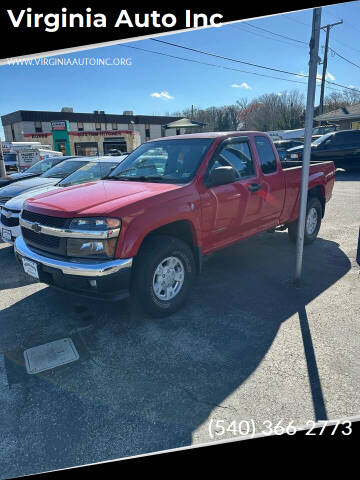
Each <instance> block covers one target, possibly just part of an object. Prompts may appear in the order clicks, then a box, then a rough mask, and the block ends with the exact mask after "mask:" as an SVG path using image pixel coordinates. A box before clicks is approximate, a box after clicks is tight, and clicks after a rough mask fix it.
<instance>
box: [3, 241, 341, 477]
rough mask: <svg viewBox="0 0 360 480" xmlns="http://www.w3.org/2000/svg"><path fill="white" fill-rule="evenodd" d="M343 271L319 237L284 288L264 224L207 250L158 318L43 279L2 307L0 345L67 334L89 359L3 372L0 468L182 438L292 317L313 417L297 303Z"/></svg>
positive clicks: (305, 331) (48, 464)
mask: <svg viewBox="0 0 360 480" xmlns="http://www.w3.org/2000/svg"><path fill="white" fill-rule="evenodd" d="M320 234H321V232H320ZM349 269H350V261H349V259H348V257H347V256H346V255H345V254H344V253H343V252H342V250H341V249H340V248H339V245H338V244H337V243H335V242H332V241H328V240H325V239H322V238H319V239H318V240H317V241H316V242H315V243H314V244H313V245H310V246H308V247H306V248H305V251H304V280H305V286H304V287H303V288H295V287H294V286H292V283H291V280H292V279H293V275H294V270H295V246H294V245H293V244H291V243H290V242H288V239H287V234H286V233H280V232H276V233H273V234H262V235H259V236H257V237H254V238H252V239H251V240H248V241H244V242H242V243H241V244H238V245H236V246H232V247H230V248H227V249H225V250H223V251H221V252H218V253H217V254H214V255H213V256H211V257H209V258H208V259H207V261H206V262H205V264H204V270H203V274H202V276H201V277H200V279H199V282H198V284H197V286H196V287H195V289H194V292H193V294H192V298H191V300H190V301H189V303H188V304H187V305H186V307H185V308H184V309H183V310H181V311H180V312H177V313H176V314H174V315H172V316H171V317H170V318H166V319H161V320H154V319H151V318H148V317H145V316H144V315H142V314H139V313H137V312H136V311H135V309H133V308H132V305H131V303H130V302H129V301H124V302H121V303H117V304H104V303H101V302H96V301H93V302H92V301H89V300H82V299H80V298H77V297H73V296H68V295H65V294H61V293H57V292H56V291H53V290H51V289H50V288H45V289H43V290H41V291H39V292H36V293H34V294H33V295H30V296H28V297H27V298H25V299H23V300H21V301H19V302H17V303H16V304H14V305H12V306H11V307H9V308H7V309H5V310H3V311H2V312H1V320H0V328H1V331H2V332H4V335H3V336H2V337H3V338H2V340H1V350H2V351H7V352H8V351H21V350H24V349H25V348H28V347H30V346H35V345H39V344H41V343H45V342H48V341H51V340H54V339H58V338H62V337H64V336H72V335H79V336H80V337H81V340H82V342H83V344H84V345H85V347H86V349H87V351H88V354H89V356H90V359H89V358H86V359H83V358H82V357H81V356H80V360H79V361H78V362H75V363H73V364H69V365H67V366H64V367H59V368H57V369H55V370H52V371H48V372H44V374H39V375H36V376H35V375H27V377H26V378H27V380H26V381H25V382H24V383H21V382H22V380H19V383H16V378H15V379H13V384H12V385H11V388H10V393H11V392H13V393H12V395H14V399H13V401H12V402H11V403H9V405H8V408H5V409H4V411H3V413H2V414H1V415H2V416H5V417H6V419H7V420H6V421H7V427H6V428H5V437H6V438H9V439H11V438H13V437H14V436H16V435H18V436H19V438H18V440H17V443H16V446H15V447H12V448H10V447H9V449H8V451H6V449H5V451H3V452H2V453H1V454H0V459H1V458H2V460H1V462H2V463H3V467H2V468H1V470H2V471H3V472H5V473H6V475H5V476H10V475H21V474H27V473H32V472H37V471H40V470H48V469H55V468H61V467H66V466H72V465H78V464H84V463H91V462H96V461H101V460H107V459H110V458H119V457H124V456H128V455H136V454H141V453H146V452H150V451H157V450H163V449H170V448H175V447H180V446H184V445H189V444H191V443H192V434H193V432H194V431H195V430H196V429H197V428H198V427H199V426H200V425H201V424H202V423H203V422H206V420H207V419H208V417H209V415H210V414H211V412H212V411H213V410H214V409H215V408H217V407H218V408H220V409H224V410H223V411H224V413H225V412H226V408H227V407H226V399H227V397H228V396H229V395H231V394H232V393H233V392H234V391H235V390H236V389H238V387H239V386H240V385H241V384H242V383H243V382H245V381H246V380H247V379H248V378H249V376H250V375H251V374H252V373H253V372H254V371H255V370H256V369H257V367H259V365H260V363H261V362H262V360H263V359H264V356H265V355H266V353H267V352H268V350H269V348H270V346H271V345H272V343H273V341H274V339H275V337H276V335H277V332H278V330H279V327H280V326H281V324H282V322H285V321H286V320H287V319H289V318H290V317H291V316H292V315H294V314H295V315H298V317H299V325H300V328H301V332H302V337H303V342H304V350H305V357H306V362H307V368H308V377H309V381H310V385H311V391H312V399H313V404H314V411H315V415H316V417H317V418H318V419H320V418H321V419H325V418H326V409H325V405H324V400H323V397H322V391H321V382H320V378H319V373H318V369H317V365H316V358H315V355H314V348H313V345H312V341H311V334H310V329H309V325H308V322H307V315H306V305H307V304H309V302H311V301H312V300H314V299H315V298H316V297H317V296H319V295H320V294H321V293H322V292H324V291H325V290H326V289H328V288H329V287H330V286H331V285H333V284H334V283H335V282H337V281H338V280H339V279H340V278H341V277H342V276H343V275H345V274H346V272H347V271H348V270H349ZM10 282H11V280H10ZM19 389H20V391H19ZM260 393H261V392H260ZM244 400H245V399H244ZM239 402H241V398H239ZM220 404H222V405H220ZM229 408H232V407H229ZM254 410H255V411H256V405H254ZM230 413H231V411H230ZM232 414H233V417H234V418H236V411H234V412H232ZM17 432H19V433H17ZM25 452H26V455H24V453H25Z"/></svg>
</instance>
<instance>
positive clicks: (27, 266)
mask: <svg viewBox="0 0 360 480" xmlns="http://www.w3.org/2000/svg"><path fill="white" fill-rule="evenodd" d="M21 260H22V264H23V268H24V272H25V273H27V274H28V275H30V277H33V278H37V279H38V280H39V273H38V269H37V264H36V263H35V262H32V261H31V260H28V259H27V258H21Z"/></svg>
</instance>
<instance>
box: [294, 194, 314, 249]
mask: <svg viewBox="0 0 360 480" xmlns="http://www.w3.org/2000/svg"><path fill="white" fill-rule="evenodd" d="M321 218H322V206H321V202H320V200H319V199H318V198H317V197H309V198H308V202H307V207H306V217H305V230H304V244H305V245H309V244H310V243H312V242H313V241H314V240H315V239H316V237H317V235H318V233H319V230H320V226H321ZM297 229H298V220H296V221H295V222H291V223H290V224H289V226H288V234H289V239H290V240H291V241H292V242H293V243H296V237H297Z"/></svg>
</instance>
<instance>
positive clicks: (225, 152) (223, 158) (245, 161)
mask: <svg viewBox="0 0 360 480" xmlns="http://www.w3.org/2000/svg"><path fill="white" fill-rule="evenodd" d="M220 166H231V167H233V168H234V169H235V170H236V171H237V173H238V175H239V179H243V178H248V177H253V176H255V169H254V161H253V159H252V156H251V152H250V147H249V144H248V142H239V143H229V144H227V145H226V146H224V147H223V148H222V149H221V150H220V152H219V153H218V154H217V155H216V156H215V158H214V162H213V164H212V165H211V170H213V169H214V168H216V167H220Z"/></svg>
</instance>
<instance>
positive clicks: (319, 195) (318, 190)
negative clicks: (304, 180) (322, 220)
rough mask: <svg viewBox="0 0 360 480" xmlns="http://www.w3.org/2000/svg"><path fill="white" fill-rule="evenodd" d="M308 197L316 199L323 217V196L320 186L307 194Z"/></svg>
mask: <svg viewBox="0 0 360 480" xmlns="http://www.w3.org/2000/svg"><path fill="white" fill-rule="evenodd" d="M308 196H309V197H317V198H318V199H319V200H320V203H321V208H322V217H324V215H325V195H324V190H323V187H322V186H321V185H318V186H316V187H314V188H312V189H311V190H309V192H308Z"/></svg>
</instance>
